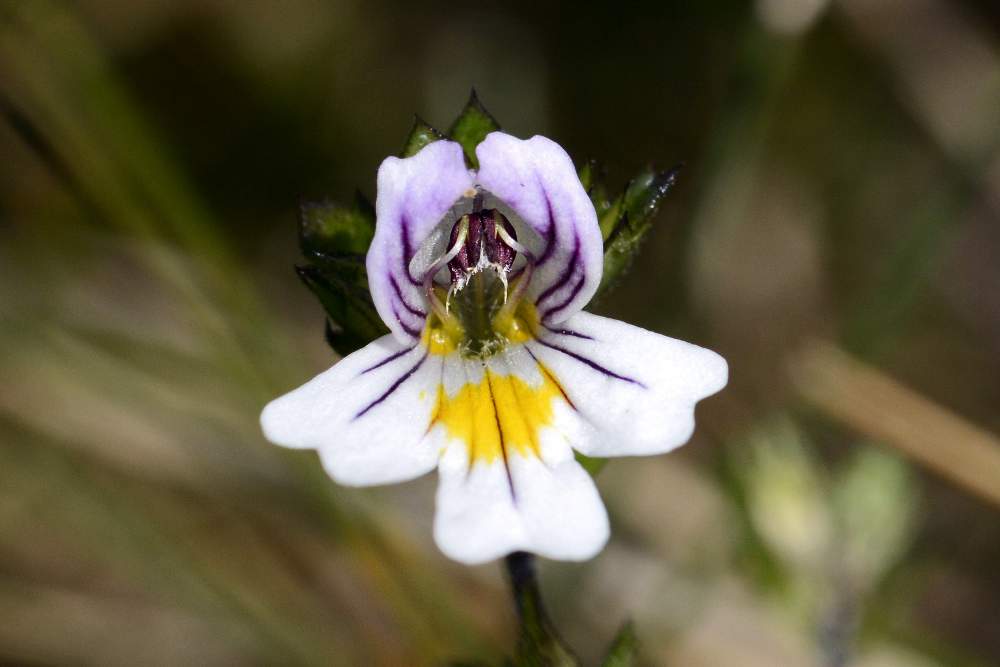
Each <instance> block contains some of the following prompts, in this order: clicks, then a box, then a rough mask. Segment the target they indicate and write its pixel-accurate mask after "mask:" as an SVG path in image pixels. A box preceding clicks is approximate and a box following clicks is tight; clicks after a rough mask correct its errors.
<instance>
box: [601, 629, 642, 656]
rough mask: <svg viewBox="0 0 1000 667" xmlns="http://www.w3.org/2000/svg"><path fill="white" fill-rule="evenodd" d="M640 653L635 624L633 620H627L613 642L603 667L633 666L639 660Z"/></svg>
mask: <svg viewBox="0 0 1000 667" xmlns="http://www.w3.org/2000/svg"><path fill="white" fill-rule="evenodd" d="M638 654H639V638H638V637H637V636H636V634H635V625H634V624H633V623H632V621H625V623H624V624H623V625H622V627H621V629H619V630H618V634H617V635H615V638H614V640H613V641H612V642H611V647H610V648H609V649H608V654H607V655H606V656H605V657H604V661H603V662H602V663H601V667H632V665H635V664H637V662H638Z"/></svg>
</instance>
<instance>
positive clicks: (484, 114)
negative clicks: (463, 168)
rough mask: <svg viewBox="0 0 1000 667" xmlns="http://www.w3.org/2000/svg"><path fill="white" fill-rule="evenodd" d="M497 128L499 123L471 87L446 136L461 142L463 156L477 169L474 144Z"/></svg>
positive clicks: (477, 143) (477, 163)
mask: <svg viewBox="0 0 1000 667" xmlns="http://www.w3.org/2000/svg"><path fill="white" fill-rule="evenodd" d="M499 129H500V125H499V123H497V121H496V119H494V118H493V116H492V115H490V112H489V111H487V110H486V107H484V106H483V105H482V103H481V102H480V101H479V97H478V96H477V95H476V91H475V89H473V90H472V93H471V94H470V95H469V101H468V102H466V103H465V108H464V109H462V113H460V114H459V115H458V118H456V119H455V122H454V123H452V125H451V129H449V130H448V136H449V137H451V138H452V139H454V140H455V141H457V142H458V143H460V144H462V150H464V151H465V157H466V159H467V160H468V162H469V164H470V165H472V167H473V168H477V169H478V168H479V161H478V160H477V159H476V146H478V145H479V142H481V141H482V140H483V139H485V138H486V135H487V134H489V133H490V132H494V131H496V130H499Z"/></svg>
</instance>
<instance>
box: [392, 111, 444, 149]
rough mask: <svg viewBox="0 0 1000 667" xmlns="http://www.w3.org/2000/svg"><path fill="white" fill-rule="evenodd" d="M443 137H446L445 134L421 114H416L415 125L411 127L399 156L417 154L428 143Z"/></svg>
mask: <svg viewBox="0 0 1000 667" xmlns="http://www.w3.org/2000/svg"><path fill="white" fill-rule="evenodd" d="M441 139H444V135H443V134H441V133H440V132H439V131H438V130H437V129H435V128H434V127H433V126H432V125H431V124H430V123H428V122H427V121H425V120H424V119H423V118H421V117H420V116H414V117H413V127H412V128H410V134H409V135H408V136H407V137H406V143H404V144H403V150H402V151H400V153H399V157H410V156H411V155H416V154H417V153H419V152H420V149H421V148H423V147H424V146H426V145H427V144H432V143H434V142H435V141H439V140H441Z"/></svg>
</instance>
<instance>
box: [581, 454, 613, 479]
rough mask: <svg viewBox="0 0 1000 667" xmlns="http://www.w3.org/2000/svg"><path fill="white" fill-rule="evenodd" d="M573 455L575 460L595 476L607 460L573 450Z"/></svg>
mask: <svg viewBox="0 0 1000 667" xmlns="http://www.w3.org/2000/svg"><path fill="white" fill-rule="evenodd" d="M573 456H575V457H576V462H577V463H579V464H580V465H581V466H583V469H584V470H586V471H587V472H588V473H590V476H591V477H596V476H597V473H599V472H601V469H602V468H604V464H606V463H607V462H608V460H607V459H599V458H595V457H593V456H587V455H586V454H581V453H580V452H576V451H574V452H573Z"/></svg>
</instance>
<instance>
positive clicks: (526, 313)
mask: <svg viewBox="0 0 1000 667" xmlns="http://www.w3.org/2000/svg"><path fill="white" fill-rule="evenodd" d="M473 208H474V210H473V212H472V213H469V214H467V215H464V216H462V217H461V218H460V219H459V220H458V222H456V223H455V225H454V226H453V227H452V229H451V234H450V236H449V243H448V246H449V249H448V252H446V253H445V254H444V255H443V256H442V257H440V258H439V259H438V260H437V261H436V262H434V264H433V265H432V267H431V270H430V271H429V272H428V274H427V277H425V280H424V284H425V287H426V289H427V296H428V299H429V300H430V303H431V307H432V309H433V315H432V316H431V318H430V319H429V321H428V329H429V334H430V338H431V340H438V341H442V342H447V343H448V344H447V345H446V347H447V348H450V349H456V348H457V349H458V350H459V351H460V352H461V353H462V355H463V356H466V357H479V358H486V357H490V356H492V355H493V354H496V353H497V352H499V351H500V350H502V349H503V348H504V347H505V346H506V345H507V344H508V343H509V342H512V341H514V342H517V341H521V340H524V339H525V338H526V337H528V336H530V331H531V326H532V322H533V319H534V318H533V309H532V308H531V307H530V305H528V304H522V303H521V300H522V297H523V295H524V291H525V289H526V288H527V285H528V282H529V281H530V279H531V274H532V269H533V267H534V261H533V258H532V256H531V253H530V252H529V251H528V250H527V248H525V247H524V246H522V245H521V244H520V243H518V241H517V233H516V231H515V229H514V226H513V225H512V224H511V223H510V221H509V220H508V219H507V218H506V217H505V216H504V215H503V214H502V213H500V211H497V210H496V209H485V210H484V209H482V206H481V200H479V199H478V198H477V200H476V202H475V204H474V206H473ZM518 253H520V254H521V255H522V256H523V257H524V259H525V263H524V266H523V267H522V268H521V269H519V270H518V271H516V272H512V268H513V266H514V260H515V259H516V258H517V255H518ZM445 264H447V266H448V273H449V275H450V280H451V284H450V286H449V287H448V289H447V292H446V293H445V295H444V303H442V301H441V294H440V292H441V291H442V288H440V287H438V286H436V285H434V283H433V275H434V273H436V272H437V271H438V270H439V269H440V268H441V267H443V266H444V265H445Z"/></svg>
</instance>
